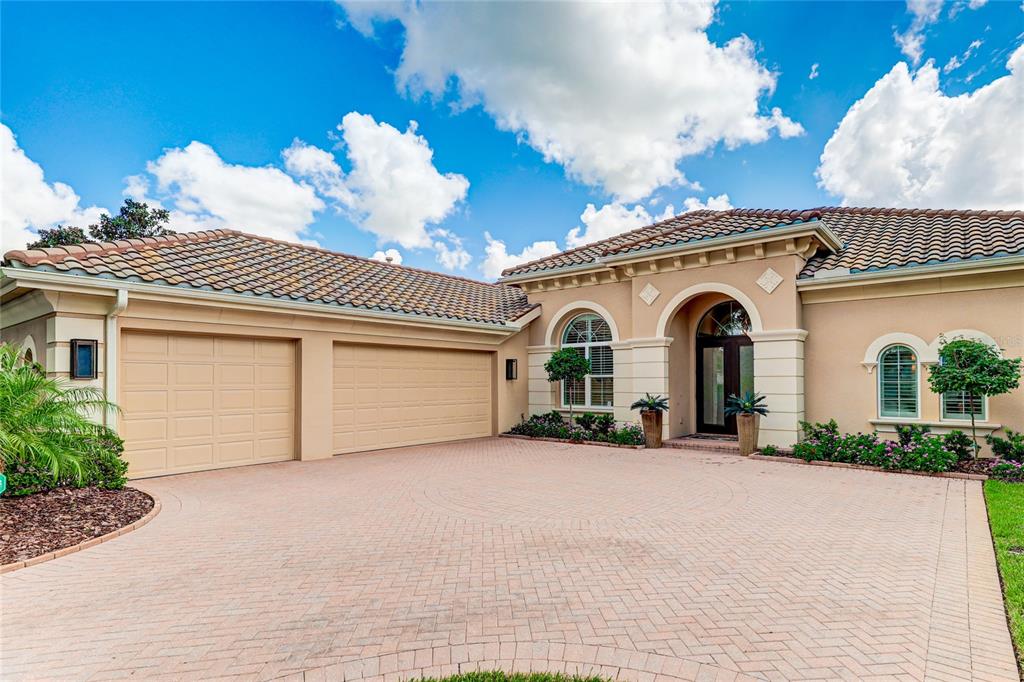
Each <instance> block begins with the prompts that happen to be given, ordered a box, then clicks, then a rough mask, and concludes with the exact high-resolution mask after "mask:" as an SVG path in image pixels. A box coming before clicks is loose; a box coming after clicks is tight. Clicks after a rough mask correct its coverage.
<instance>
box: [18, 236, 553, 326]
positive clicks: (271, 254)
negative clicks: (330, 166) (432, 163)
mask: <svg viewBox="0 0 1024 682" xmlns="http://www.w3.org/2000/svg"><path fill="white" fill-rule="evenodd" d="M94 247H95V248H94ZM4 262H5V264H7V265H11V266H13V267H25V268H34V269H41V270H47V271H56V272H73V273H74V274H79V275H87V276H88V275H93V276H95V275H100V274H105V275H106V276H107V277H109V276H110V275H111V274H113V276H115V277H117V278H119V279H130V280H132V281H142V282H150V283H154V284H161V285H165V286H187V287H190V288H205V289H212V290H215V291H226V292H233V293H239V294H247V295H255V296H270V297H272V298H278V299H286V300H295V301H306V302H311V303H322V304H325V305H335V306H345V307H349V308H362V309H367V310H378V311H392V312H401V313H414V314H419V315H426V316H430V317H434V318H441V319H454V320H465V321H470V322H484V323H490V324H503V323H506V322H510V321H513V320H516V319H517V318H519V317H521V316H522V315H523V314H525V313H526V312H528V311H529V310H531V309H532V308H533V307H534V306H533V305H531V304H530V303H529V302H528V301H527V300H526V294H524V293H523V292H522V291H521V290H520V289H518V288H516V287H510V286H506V285H503V284H489V283H486V282H477V281H473V280H470V279H465V278H462V277H454V276H451V275H444V274H441V273H437V272H430V271H427V270H418V269H416V268H409V267H404V266H401V265H392V264H389V263H381V262H379V261H374V260H369V259H366V258H359V257H357V256H350V255H347V254H343V253H335V252H333V251H327V250H325V249H319V248H315V247H311V246H303V245H299V244H291V243H288V242H282V241H276V240H273V239H267V238H265V237H257V236H255V235H251V234H245V233H243V232H235V231H233V230H209V231H206V232H191V233H184V234H174V235H169V236H167V237H159V238H147V239H145V240H141V239H132V240H128V241H118V242H103V243H100V244H96V245H89V246H80V247H74V246H73V247H55V248H46V249H28V250H19V251H9V252H8V253H7V254H5V256H4Z"/></svg>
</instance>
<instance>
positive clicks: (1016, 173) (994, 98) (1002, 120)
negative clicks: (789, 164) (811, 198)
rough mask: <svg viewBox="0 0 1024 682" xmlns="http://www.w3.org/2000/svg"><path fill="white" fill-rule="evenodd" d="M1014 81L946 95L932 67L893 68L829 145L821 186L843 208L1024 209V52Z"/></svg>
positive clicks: (1013, 70) (1015, 59) (1014, 61)
mask: <svg viewBox="0 0 1024 682" xmlns="http://www.w3.org/2000/svg"><path fill="white" fill-rule="evenodd" d="M1007 68H1008V69H1009V71H1010V74H1009V75H1007V76H1003V77H1002V78H999V79H996V80H994V81H992V82H991V83H989V84H988V85H986V86H984V87H981V88H978V89H977V90H975V91H974V92H971V93H965V94H963V95H959V96H956V97H948V96H946V95H945V94H943V93H942V91H941V90H939V73H938V69H936V68H935V66H934V65H933V64H931V63H930V62H929V63H927V64H925V65H924V66H923V67H921V69H920V70H918V71H917V72H916V73H911V72H910V70H909V69H908V68H907V65H906V64H904V63H899V64H896V65H895V66H894V67H893V68H892V70H891V71H890V72H889V73H888V74H886V75H885V76H883V77H882V78H880V79H879V80H878V82H877V83H875V85H874V86H872V88H871V89H870V90H868V92H867V93H866V94H865V95H864V97H862V98H861V99H860V101H858V102H856V103H855V104H854V105H853V106H852V107H851V108H850V110H849V111H848V112H847V113H846V116H845V117H844V118H843V120H842V121H841V122H840V124H839V126H838V127H837V128H836V130H835V132H834V133H833V134H832V138H831V139H830V140H829V141H828V143H827V144H826V145H825V149H824V151H823V152H822V155H821V163H820V165H819V166H818V171H817V172H818V178H819V184H820V185H821V186H822V187H823V188H825V189H826V190H828V191H829V192H831V193H832V194H835V195H837V196H839V197H842V201H843V203H844V204H848V205H876V206H911V207H942V208H990V209H1018V208H1021V207H1024V138H1021V136H1020V131H1021V130H1022V129H1024V46H1021V47H1018V48H1017V50H1016V51H1014V53H1013V54H1012V55H1011V56H1010V58H1009V60H1008V62H1007Z"/></svg>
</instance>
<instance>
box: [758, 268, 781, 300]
mask: <svg viewBox="0 0 1024 682" xmlns="http://www.w3.org/2000/svg"><path fill="white" fill-rule="evenodd" d="M780 284H782V275H780V274H779V273H777V272H775V271H774V270H772V269H771V268H768V269H767V270H765V271H764V272H763V273H762V274H761V276H760V277H758V278H757V286H759V287H761V288H762V289H764V290H765V291H767V292H768V293H769V294H770V293H772V292H773V291H775V289H776V288H777V287H778V286H779V285H780Z"/></svg>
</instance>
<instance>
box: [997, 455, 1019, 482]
mask: <svg viewBox="0 0 1024 682" xmlns="http://www.w3.org/2000/svg"><path fill="white" fill-rule="evenodd" d="M988 475H989V476H990V477H991V478H995V479H998V480H1000V481H1009V482H1010V483H1024V464H1022V463H1021V462H1014V461H1011V460H1005V459H1000V460H996V462H995V463H993V464H992V466H991V467H989V470H988Z"/></svg>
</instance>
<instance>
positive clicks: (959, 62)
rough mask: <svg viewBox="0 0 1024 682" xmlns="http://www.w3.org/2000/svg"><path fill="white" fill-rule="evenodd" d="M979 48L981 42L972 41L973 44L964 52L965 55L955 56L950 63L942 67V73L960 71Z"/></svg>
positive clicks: (950, 59)
mask: <svg viewBox="0 0 1024 682" xmlns="http://www.w3.org/2000/svg"><path fill="white" fill-rule="evenodd" d="M979 47H981V41H980V40H972V41H971V44H970V45H968V46H967V49H966V50H964V53H963V54H962V55H959V56H957V55H953V56H952V57H950V58H949V61H948V62H946V65H945V66H943V67H942V73H952V72H953V71H955V70H956V69H959V68H960V67H961V66H963V64H964V62H966V61H967V60H968V59H970V58H971V56H972V55H973V54H974V52H975V51H976V50H977V49H978V48H979Z"/></svg>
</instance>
